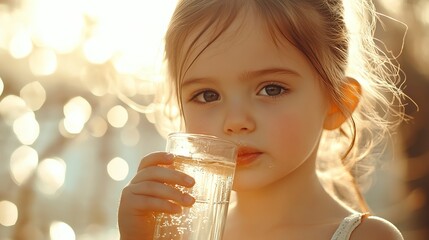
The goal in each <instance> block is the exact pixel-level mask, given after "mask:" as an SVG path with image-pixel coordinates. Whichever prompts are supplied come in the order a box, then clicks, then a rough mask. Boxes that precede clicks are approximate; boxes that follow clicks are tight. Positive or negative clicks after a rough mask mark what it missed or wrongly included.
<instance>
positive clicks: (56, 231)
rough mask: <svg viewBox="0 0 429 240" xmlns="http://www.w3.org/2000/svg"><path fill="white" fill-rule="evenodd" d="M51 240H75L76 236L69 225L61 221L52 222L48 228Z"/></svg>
mask: <svg viewBox="0 0 429 240" xmlns="http://www.w3.org/2000/svg"><path fill="white" fill-rule="evenodd" d="M49 235H50V237H51V240H75V239H76V234H75V232H74V230H73V228H72V227H70V225H68V224H67V223H65V222H61V221H54V222H52V223H51V226H50V227H49Z"/></svg>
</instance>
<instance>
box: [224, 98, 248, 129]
mask: <svg viewBox="0 0 429 240" xmlns="http://www.w3.org/2000/svg"><path fill="white" fill-rule="evenodd" d="M255 127H256V123H255V119H254V118H253V116H252V112H251V111H250V109H249V106H248V105H246V106H244V105H235V106H234V107H231V108H229V109H228V112H227V113H226V116H225V120H224V132H225V133H226V134H228V135H233V134H245V133H251V132H253V131H254V130H255Z"/></svg>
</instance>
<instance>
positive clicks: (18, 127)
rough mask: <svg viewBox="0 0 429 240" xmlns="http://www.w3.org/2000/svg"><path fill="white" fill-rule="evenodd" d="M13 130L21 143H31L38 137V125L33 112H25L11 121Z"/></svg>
mask: <svg viewBox="0 0 429 240" xmlns="http://www.w3.org/2000/svg"><path fill="white" fill-rule="evenodd" d="M13 132H14V133H15V135H16V137H17V138H18V140H19V141H20V142H21V143H22V144H26V145H31V144H33V143H34V141H36V139H37V138H38V137H39V133H40V127H39V123H38V122H37V120H36V117H35V115H34V112H26V113H24V114H23V115H22V116H20V117H18V118H17V119H16V120H15V121H14V122H13Z"/></svg>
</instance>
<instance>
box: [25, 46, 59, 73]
mask: <svg viewBox="0 0 429 240" xmlns="http://www.w3.org/2000/svg"><path fill="white" fill-rule="evenodd" d="M29 64H30V70H31V72H32V73H33V74H34V75H36V76H47V75H51V74H53V73H54V72H55V71H56V70H57V67H58V59H57V54H56V53H55V52H54V51H53V50H51V49H47V48H46V49H43V48H40V49H36V50H34V51H33V52H32V53H31V55H30V59H29Z"/></svg>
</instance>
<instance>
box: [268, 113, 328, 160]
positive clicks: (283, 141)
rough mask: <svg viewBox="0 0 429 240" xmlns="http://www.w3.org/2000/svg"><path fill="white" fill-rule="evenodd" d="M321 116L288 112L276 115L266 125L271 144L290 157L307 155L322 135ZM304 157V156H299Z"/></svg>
mask: <svg viewBox="0 0 429 240" xmlns="http://www.w3.org/2000/svg"><path fill="white" fill-rule="evenodd" d="M322 124H323V121H322V119H321V115H318V114H314V112H313V113H309V112H302V111H300V112H292V113H291V112H290V113H287V114H282V115H278V116H277V117H276V118H274V121H273V122H272V123H270V124H269V125H267V128H269V130H268V131H269V132H270V135H269V136H268V137H270V136H272V138H273V139H272V141H271V142H272V143H273V144H277V146H276V147H277V149H284V150H285V151H287V153H288V154H290V155H296V154H298V155H301V154H305V155H307V154H309V153H310V152H311V151H313V150H314V148H315V147H316V146H317V143H318V141H319V138H320V135H321V133H322ZM301 157H304V156H301Z"/></svg>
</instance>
